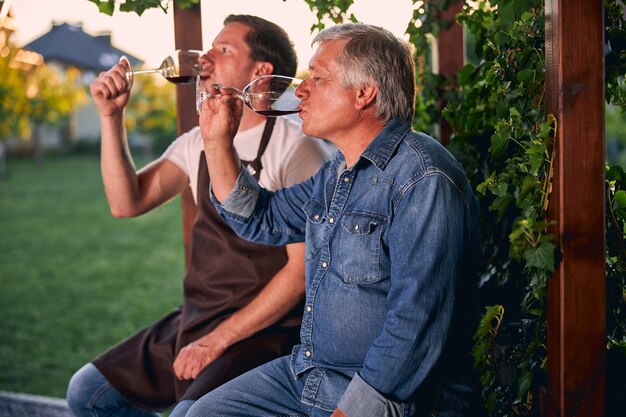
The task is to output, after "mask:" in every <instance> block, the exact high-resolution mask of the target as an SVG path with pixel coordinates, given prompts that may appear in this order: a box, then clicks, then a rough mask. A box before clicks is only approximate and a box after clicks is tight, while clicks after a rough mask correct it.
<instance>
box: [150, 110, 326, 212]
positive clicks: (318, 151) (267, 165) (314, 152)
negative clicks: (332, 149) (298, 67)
mask: <svg viewBox="0 0 626 417" xmlns="http://www.w3.org/2000/svg"><path fill="white" fill-rule="evenodd" d="M264 128H265V123H261V124H260V125H258V126H255V127H253V128H252V129H248V130H244V131H242V132H238V133H237V135H236V136H235V140H234V144H235V149H237V153H238V154H239V157H240V158H241V159H243V160H246V161H252V160H254V159H255V158H256V155H257V152H258V149H259V144H260V143H261V136H262V134H263V129H264ZM203 150H204V145H203V143H202V136H201V135H200V128H199V127H195V128H193V129H191V130H190V131H188V132H187V133H184V134H182V135H181V136H179V137H178V138H177V139H176V140H175V141H174V142H172V144H171V145H170V146H169V147H168V148H167V150H166V151H165V152H164V153H163V155H162V156H161V158H166V159H168V160H170V161H171V162H173V163H174V164H176V166H178V167H179V168H180V169H181V170H182V171H183V172H184V173H185V174H187V176H188V177H189V185H190V186H191V191H192V193H193V198H194V201H195V202H196V204H197V203H198V190H197V186H198V170H199V168H200V167H199V165H200V154H201V152H202V151H203ZM327 159H328V155H327V153H326V152H325V150H324V149H323V145H322V143H321V140H320V139H314V138H312V137H310V136H306V135H305V134H304V133H302V130H301V129H300V125H299V124H298V123H297V122H296V121H294V120H291V119H288V118H286V117H277V118H276V123H275V124H274V130H273V131H272V137H271V138H270V141H269V143H268V145H267V148H266V149H265V152H264V153H263V156H261V164H262V165H263V169H262V170H261V174H260V176H259V184H260V185H261V186H262V187H264V188H267V189H268V190H278V189H280V188H285V187H288V186H290V185H293V184H297V183H298V182H301V181H304V180H305V179H307V178H309V177H310V176H312V175H313V174H315V173H316V172H317V170H318V169H319V167H320V166H321V165H322V164H323V163H324V162H325V161H326V160H327Z"/></svg>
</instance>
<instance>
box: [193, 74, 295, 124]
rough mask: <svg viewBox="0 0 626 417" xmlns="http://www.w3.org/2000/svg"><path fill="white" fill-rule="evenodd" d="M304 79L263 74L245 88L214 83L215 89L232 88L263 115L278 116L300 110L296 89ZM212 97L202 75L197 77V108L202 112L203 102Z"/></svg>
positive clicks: (236, 94)
mask: <svg viewBox="0 0 626 417" xmlns="http://www.w3.org/2000/svg"><path fill="white" fill-rule="evenodd" d="M301 82H302V80H300V79H298V78H294V77H287V76H285V75H276V74H271V75H262V76H260V77H259V78H256V79H255V80H253V81H252V82H251V83H250V84H248V85H247V86H245V87H244V88H243V90H239V89H237V88H235V87H228V86H223V85H221V84H212V85H211V86H210V88H211V89H214V90H219V89H222V90H230V91H232V93H233V94H234V95H235V96H236V97H237V98H238V99H240V100H242V101H243V102H244V104H245V105H246V106H248V107H249V108H250V109H252V110H254V111H255V112H257V113H259V114H262V115H263V116H268V117H276V116H284V115H288V114H294V113H297V112H298V105H299V104H300V99H299V98H298V97H296V94H295V90H296V88H298V85H300V83H301ZM210 97H212V93H211V92H210V91H209V89H208V88H207V87H205V85H204V81H203V80H202V77H200V76H197V77H196V110H197V111H198V114H200V110H201V108H202V103H203V102H204V101H205V100H206V99H208V98H210Z"/></svg>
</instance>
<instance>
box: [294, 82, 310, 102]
mask: <svg viewBox="0 0 626 417" xmlns="http://www.w3.org/2000/svg"><path fill="white" fill-rule="evenodd" d="M307 79H308V77H307V78H305V79H304V80H302V82H301V83H300V84H298V86H297V87H296V90H295V91H294V94H295V95H296V97H298V98H299V99H300V100H302V99H303V98H304V95H305V94H306V93H305V89H306V84H307Z"/></svg>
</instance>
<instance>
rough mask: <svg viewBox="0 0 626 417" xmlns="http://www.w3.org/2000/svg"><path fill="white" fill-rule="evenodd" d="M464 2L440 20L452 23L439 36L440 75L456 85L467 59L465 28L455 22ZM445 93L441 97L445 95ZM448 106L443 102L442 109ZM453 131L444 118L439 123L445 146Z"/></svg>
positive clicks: (444, 12)
mask: <svg viewBox="0 0 626 417" xmlns="http://www.w3.org/2000/svg"><path fill="white" fill-rule="evenodd" d="M463 3H464V2H462V1H459V2H456V3H454V4H453V5H451V6H450V7H448V8H447V9H445V10H443V11H442V12H441V13H440V15H439V19H441V20H444V21H450V22H452V23H451V24H450V26H448V27H447V28H446V29H444V30H442V31H441V32H439V35H438V36H437V60H438V66H439V74H440V75H443V76H444V77H446V78H447V79H449V80H450V82H452V83H453V84H456V74H457V72H459V70H460V69H461V67H462V66H463V63H464V59H465V48H464V45H465V42H464V39H463V27H462V26H461V25H459V24H458V23H457V22H456V21H455V16H456V15H457V14H459V13H460V12H461V10H462V9H463ZM443 93H444V92H443V91H442V92H441V95H443ZM445 105H446V103H445V101H444V100H443V99H442V100H441V106H442V108H443V107H444V106H445ZM451 135H452V129H451V128H450V125H449V124H448V122H446V121H445V120H444V119H443V118H442V119H441V120H440V121H439V141H440V142H441V143H442V144H443V145H444V146H445V145H447V144H449V143H450V136H451Z"/></svg>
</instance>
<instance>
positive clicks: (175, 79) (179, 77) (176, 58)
mask: <svg viewBox="0 0 626 417" xmlns="http://www.w3.org/2000/svg"><path fill="white" fill-rule="evenodd" d="M202 54H203V52H202V51H197V50H194V49H178V50H176V51H174V53H172V54H171V55H169V56H168V57H166V58H165V59H164V60H163V62H161V66H160V67H159V68H153V69H145V70H134V69H133V66H132V64H131V63H130V60H129V59H128V58H127V57H126V56H124V55H122V56H121V57H120V63H124V64H125V65H126V67H127V68H128V69H127V71H126V85H127V87H126V89H127V90H129V89H130V88H131V87H132V85H133V81H134V79H135V75H137V74H151V73H155V72H156V73H159V74H161V75H162V76H163V77H165V79H166V80H167V81H169V82H172V83H174V84H192V83H193V82H194V80H195V78H196V76H197V75H198V74H199V73H200V71H201V70H202V66H201V65H200V63H199V62H198V58H200V56H201V55H202Z"/></svg>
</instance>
